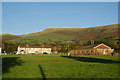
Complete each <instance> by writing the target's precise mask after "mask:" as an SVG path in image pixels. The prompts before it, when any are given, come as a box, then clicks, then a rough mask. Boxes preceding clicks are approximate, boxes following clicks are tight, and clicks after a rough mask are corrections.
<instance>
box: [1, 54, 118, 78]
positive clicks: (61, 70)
mask: <svg viewBox="0 0 120 80" xmlns="http://www.w3.org/2000/svg"><path fill="white" fill-rule="evenodd" d="M2 57H3V59H2V61H3V67H2V71H3V73H2V74H3V78H118V56H107V55H80V56H75V57H68V56H67V55H52V54H51V55H48V54H44V55H4V56H2Z"/></svg>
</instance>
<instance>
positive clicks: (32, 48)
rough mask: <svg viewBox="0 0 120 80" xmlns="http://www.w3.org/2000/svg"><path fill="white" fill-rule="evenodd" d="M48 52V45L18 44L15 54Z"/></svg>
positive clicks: (49, 51) (49, 49)
mask: <svg viewBox="0 0 120 80" xmlns="http://www.w3.org/2000/svg"><path fill="white" fill-rule="evenodd" d="M32 53H33V54H44V53H46V54H50V53H51V48H50V47H40V46H27V47H25V46H18V52H17V54H32Z"/></svg>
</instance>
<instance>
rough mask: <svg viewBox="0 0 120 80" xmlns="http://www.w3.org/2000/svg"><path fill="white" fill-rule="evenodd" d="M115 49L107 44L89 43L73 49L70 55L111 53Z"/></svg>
mask: <svg viewBox="0 0 120 80" xmlns="http://www.w3.org/2000/svg"><path fill="white" fill-rule="evenodd" d="M113 51H114V49H111V48H110V47H109V46H107V45H105V44H103V43H102V44H99V45H97V46H96V45H88V46H83V47H80V48H79V49H74V50H71V51H70V52H69V53H68V55H69V56H70V55H84V54H86V55H88V54H89V55H90V54H91V55H93V54H99V55H109V54H111V53H112V52H113Z"/></svg>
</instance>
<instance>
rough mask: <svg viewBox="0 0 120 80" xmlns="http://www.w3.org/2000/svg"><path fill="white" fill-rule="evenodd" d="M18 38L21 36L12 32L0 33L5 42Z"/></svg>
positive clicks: (0, 37) (0, 38)
mask: <svg viewBox="0 0 120 80" xmlns="http://www.w3.org/2000/svg"><path fill="white" fill-rule="evenodd" d="M18 38H21V36H17V35H12V34H2V35H0V40H2V41H3V42H4V41H9V40H14V39H18Z"/></svg>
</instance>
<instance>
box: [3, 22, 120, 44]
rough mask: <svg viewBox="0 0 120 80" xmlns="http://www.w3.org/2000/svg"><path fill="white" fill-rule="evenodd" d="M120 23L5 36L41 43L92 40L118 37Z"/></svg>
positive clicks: (14, 40) (26, 42)
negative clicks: (119, 24)
mask: <svg viewBox="0 0 120 80" xmlns="http://www.w3.org/2000/svg"><path fill="white" fill-rule="evenodd" d="M117 30H118V25H117V24H113V25H107V26H99V27H89V28H48V29H45V30H44V31H42V32H37V33H31V34H27V35H20V36H13V35H12V36H11V35H7V36H3V39H4V40H7V39H9V40H10V41H9V42H10V43H11V42H12V43H20V44H29V43H31V44H32V43H33V44H40V43H53V42H55V41H63V42H64V41H70V42H71V40H91V39H102V38H116V37H117V36H118V31H117Z"/></svg>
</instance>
